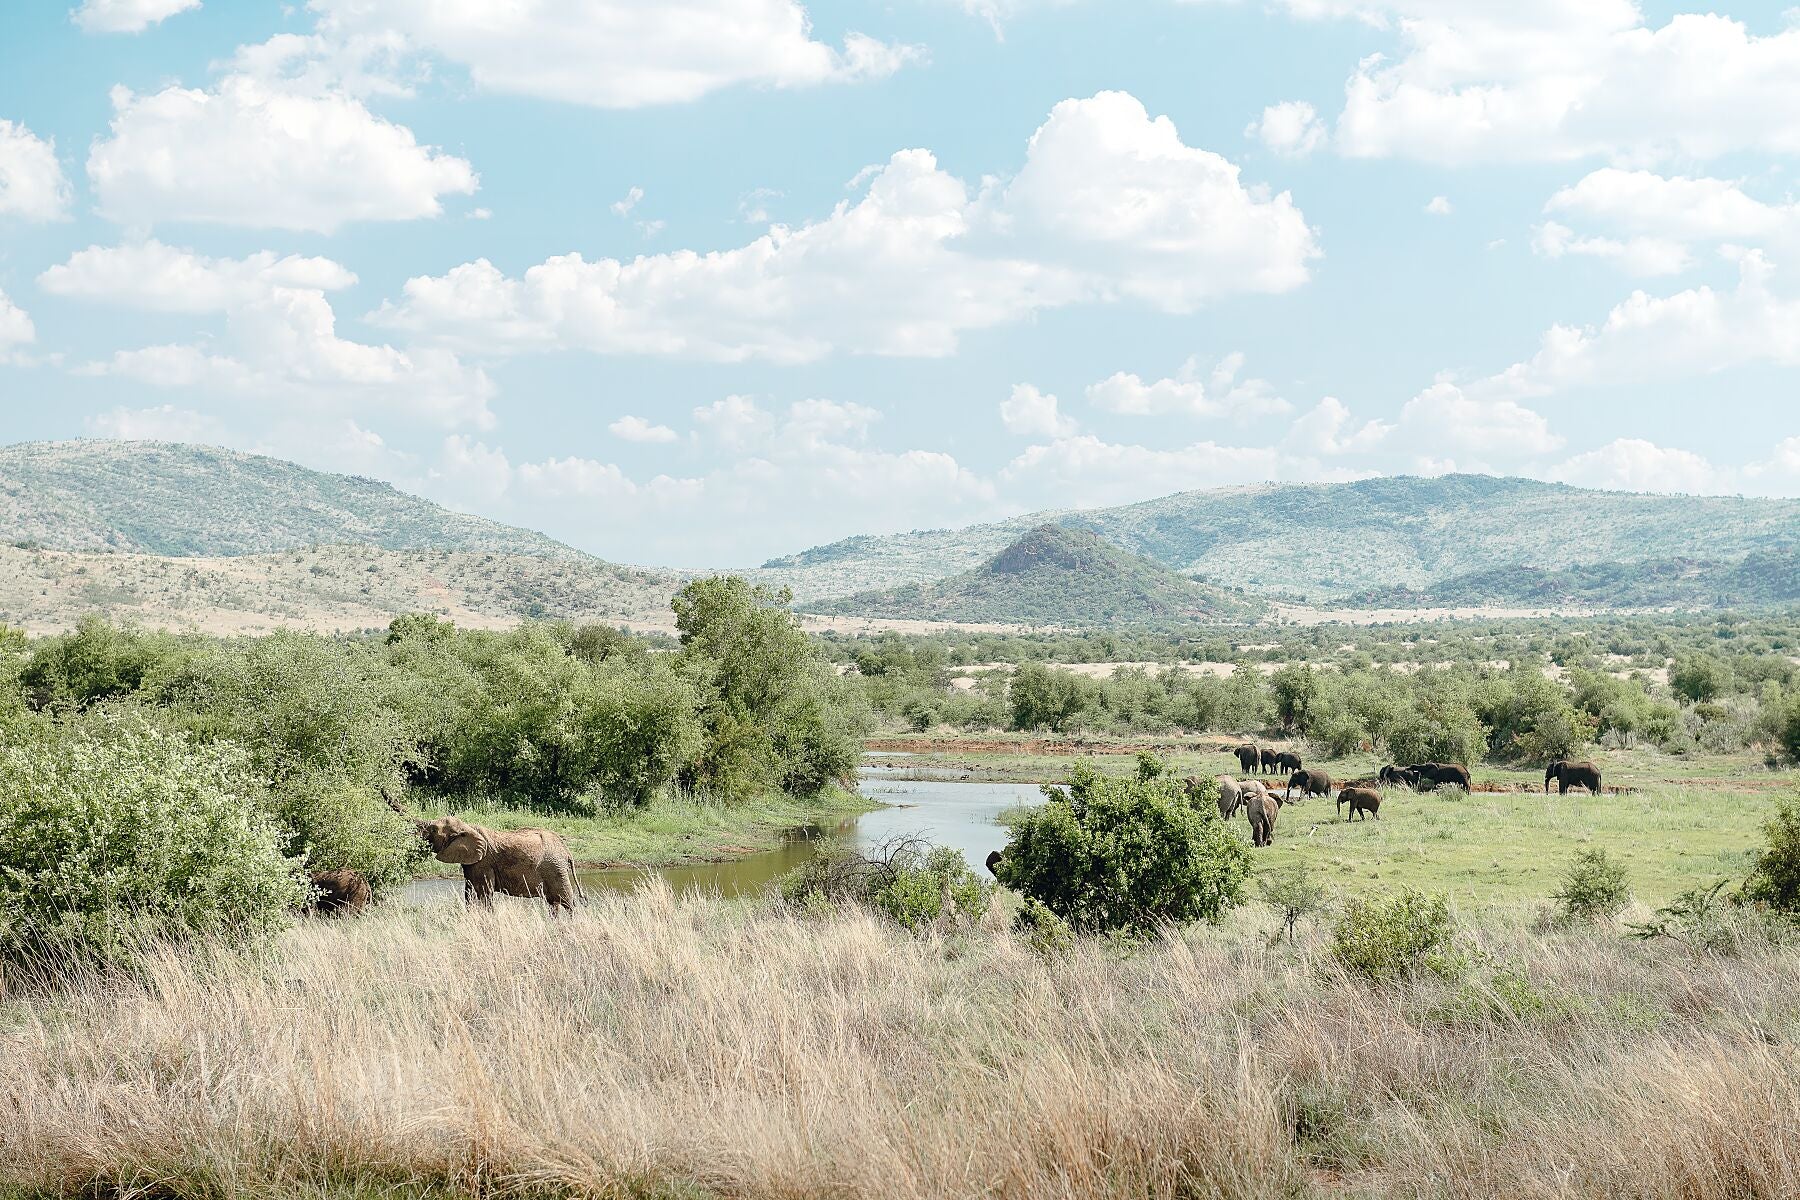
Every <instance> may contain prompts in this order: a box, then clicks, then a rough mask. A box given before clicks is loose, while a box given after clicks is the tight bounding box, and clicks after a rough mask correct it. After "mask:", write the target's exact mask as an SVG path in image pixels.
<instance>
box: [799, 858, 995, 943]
mask: <svg viewBox="0 0 1800 1200" xmlns="http://www.w3.org/2000/svg"><path fill="white" fill-rule="evenodd" d="M992 891H993V889H992V887H991V886H990V885H989V884H987V883H985V882H984V881H983V880H982V879H981V877H980V876H978V875H977V874H975V872H974V871H973V870H972V869H971V868H970V867H969V864H968V863H967V862H965V861H964V860H963V856H962V854H961V853H959V852H958V851H956V850H954V849H952V848H950V847H948V846H932V845H930V844H929V843H927V842H923V841H920V840H919V839H917V838H900V839H898V840H896V841H893V842H889V843H887V844H886V845H883V846H880V847H877V848H876V849H875V850H874V851H873V852H871V853H869V854H859V853H857V852H856V851H855V850H852V849H850V848H849V847H846V846H831V847H828V848H826V849H825V850H822V851H821V852H820V853H818V854H816V855H814V856H813V857H812V858H810V859H808V860H807V861H806V862H805V863H803V864H802V865H801V866H799V867H797V868H795V869H794V870H792V871H790V872H788V874H787V875H785V876H783V877H782V880H781V894H782V897H783V898H784V899H786V900H787V901H788V902H789V903H791V904H796V905H799V906H801V907H802V908H806V907H810V906H814V905H821V904H823V905H826V906H834V905H837V904H844V903H852V904H859V905H863V906H865V907H868V908H870V909H873V910H874V911H876V912H879V913H882V914H884V915H886V916H888V917H890V918H892V919H893V920H894V921H895V922H896V923H898V924H899V925H901V926H903V927H904V928H907V929H923V928H926V927H927V926H930V925H932V924H935V923H936V922H938V921H939V920H942V919H950V918H956V919H960V920H962V921H964V922H973V921H975V920H977V919H979V918H980V916H981V914H982V913H984V912H985V911H987V905H988V898H989V896H990V895H991V894H992ZM946 906H948V907H947V908H946Z"/></svg>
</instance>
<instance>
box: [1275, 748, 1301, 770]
mask: <svg viewBox="0 0 1800 1200" xmlns="http://www.w3.org/2000/svg"><path fill="white" fill-rule="evenodd" d="M1305 765H1306V764H1305V763H1303V762H1301V761H1300V756H1299V755H1298V754H1295V753H1294V752H1293V751H1291V750H1283V751H1282V752H1281V753H1280V754H1277V755H1276V756H1275V769H1276V770H1277V771H1290V772H1291V771H1298V770H1299V769H1300V768H1301V767H1303V766H1305Z"/></svg>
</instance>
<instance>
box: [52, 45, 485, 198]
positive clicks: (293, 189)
mask: <svg viewBox="0 0 1800 1200" xmlns="http://www.w3.org/2000/svg"><path fill="white" fill-rule="evenodd" d="M112 100H113V110H114V111H113V118H112V128H111V131H110V134H109V136H107V137H105V138H102V139H99V140H97V141H95V143H94V146H93V149H92V150H91V151H90V152H89V154H88V163H87V169H88V177H89V179H90V180H91V181H92V183H93V186H94V192H95V196H96V198H97V200H98V202H99V207H100V210H101V212H102V213H103V214H105V215H106V216H107V217H109V218H110V219H112V220H114V221H117V222H119V223H120V224H123V225H127V226H130V227H133V228H147V227H149V226H152V225H155V224H158V223H160V222H166V221H210V222H217V223H220V224H225V225H237V226H245V227H252V228H269V229H296V230H310V231H316V232H321V233H331V232H334V231H335V230H337V229H339V228H341V227H342V226H344V225H346V224H348V223H350V222H353V221H403V220H411V219H414V218H419V217H432V216H436V215H438V214H439V213H440V212H442V211H443V206H442V203H441V197H443V196H446V195H466V194H469V193H472V192H474V191H475V188H476V177H475V171H474V168H472V167H471V166H470V165H469V163H467V162H466V161H464V160H463V159H460V158H457V157H455V156H453V155H449V154H445V153H442V152H440V151H438V150H436V149H434V148H432V147H429V146H421V145H419V144H418V142H417V140H416V139H415V138H414V137H413V134H412V131H411V130H409V129H407V128H405V127H404V126H401V125H395V124H393V123H391V122H389V121H385V120H383V119H382V118H380V117H377V116H376V115H374V114H373V113H371V112H370V111H369V110H368V109H367V108H366V107H364V106H363V104H362V102H361V101H360V100H358V99H356V98H355V97H354V96H350V95H347V94H343V93H336V92H326V93H319V94H308V93H306V92H305V91H295V90H285V89H280V88H275V87H271V86H269V85H268V84H266V83H265V82H263V81H261V80H258V79H256V78H253V77H251V76H248V75H231V76H227V77H226V78H225V79H223V80H222V81H220V83H219V85H218V87H217V88H215V89H213V90H204V89H199V88H182V87H168V88H164V89H163V90H162V91H160V92H155V93H153V94H150V95H143V96H140V95H136V94H134V93H132V92H130V91H128V90H126V89H124V88H115V89H114V91H113V96H112Z"/></svg>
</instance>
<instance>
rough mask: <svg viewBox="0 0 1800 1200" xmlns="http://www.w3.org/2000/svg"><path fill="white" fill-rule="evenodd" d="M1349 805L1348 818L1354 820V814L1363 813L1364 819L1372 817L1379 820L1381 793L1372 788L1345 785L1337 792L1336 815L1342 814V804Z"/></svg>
mask: <svg viewBox="0 0 1800 1200" xmlns="http://www.w3.org/2000/svg"><path fill="white" fill-rule="evenodd" d="M1346 804H1348V805H1349V806H1350V819H1351V820H1352V821H1354V820H1356V814H1358V813H1363V814H1364V817H1363V819H1364V820H1367V819H1368V818H1369V817H1374V818H1375V819H1376V820H1377V821H1379V820H1381V793H1380V792H1378V791H1376V790H1375V789H1374V788H1368V787H1347V788H1345V789H1344V790H1343V791H1341V792H1339V793H1338V798H1337V806H1338V815H1339V816H1342V815H1343V812H1344V805H1346Z"/></svg>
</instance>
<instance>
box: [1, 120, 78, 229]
mask: <svg viewBox="0 0 1800 1200" xmlns="http://www.w3.org/2000/svg"><path fill="white" fill-rule="evenodd" d="M68 211H69V180H68V177H67V176H65V175H64V174H63V169H62V164H61V163H59V162H57V161H56V144H55V143H54V142H51V141H46V140H45V139H43V138H40V137H38V136H37V135H36V134H34V133H32V132H31V130H29V129H27V128H25V126H23V125H20V124H18V123H16V122H13V121H8V120H5V119H4V118H0V217H21V218H23V219H25V220H27V221H54V220H57V219H58V218H60V217H64V216H66V215H68Z"/></svg>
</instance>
